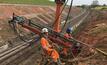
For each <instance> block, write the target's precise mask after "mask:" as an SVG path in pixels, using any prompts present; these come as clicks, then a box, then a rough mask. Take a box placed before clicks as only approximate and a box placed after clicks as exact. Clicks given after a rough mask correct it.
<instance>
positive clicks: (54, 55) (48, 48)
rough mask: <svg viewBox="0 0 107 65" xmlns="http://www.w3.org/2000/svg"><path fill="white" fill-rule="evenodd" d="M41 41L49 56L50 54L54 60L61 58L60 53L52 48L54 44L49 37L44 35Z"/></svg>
mask: <svg viewBox="0 0 107 65" xmlns="http://www.w3.org/2000/svg"><path fill="white" fill-rule="evenodd" d="M40 42H41V45H42V48H43V50H44V52H45V53H46V54H47V55H48V56H50V57H51V58H52V59H53V61H54V62H57V60H58V59H59V54H58V52H57V51H56V50H55V49H52V48H51V47H52V46H51V45H50V44H49V43H48V41H47V39H46V38H44V37H42V38H41V41H40Z"/></svg>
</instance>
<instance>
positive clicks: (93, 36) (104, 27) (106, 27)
mask: <svg viewBox="0 0 107 65" xmlns="http://www.w3.org/2000/svg"><path fill="white" fill-rule="evenodd" d="M91 16H92V19H91V20H90V21H89V22H88V24H87V25H86V26H85V28H84V29H83V30H82V31H81V32H79V34H78V35H77V37H76V38H77V39H78V40H80V41H82V42H84V43H87V44H90V45H91V46H94V47H96V48H99V49H101V50H102V51H104V52H106V53H107V11H95V12H93V15H91ZM79 65H107V56H104V55H102V54H99V53H98V54H97V55H95V56H94V57H93V58H91V59H89V60H88V61H84V62H80V63H79Z"/></svg>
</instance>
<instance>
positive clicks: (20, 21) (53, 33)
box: [9, 0, 81, 65]
mask: <svg viewBox="0 0 107 65" xmlns="http://www.w3.org/2000/svg"><path fill="white" fill-rule="evenodd" d="M72 2H73V0H71V5H70V6H71V7H72ZM55 3H56V16H55V22H54V24H53V28H50V27H49V26H44V25H42V24H39V23H37V22H33V21H32V20H30V19H27V18H25V17H23V16H18V15H16V14H15V13H13V18H12V19H11V20H10V21H9V24H10V26H11V27H12V29H13V30H14V31H15V32H16V33H17V34H19V36H20V31H19V30H18V29H17V26H21V27H22V28H25V29H28V30H30V31H31V32H33V33H34V34H35V35H39V36H40V35H41V29H42V28H48V29H49V39H50V40H51V41H52V42H53V43H56V44H57V45H58V46H59V47H67V48H69V50H70V51H69V54H68V55H69V57H70V56H71V57H70V59H73V58H75V56H74V54H73V53H72V51H71V50H72V47H71V45H75V44H76V43H81V42H80V41H77V40H76V39H74V38H70V39H66V38H65V37H64V35H63V34H62V33H61V26H60V25H61V24H60V23H61V14H62V10H63V5H66V4H67V1H66V0H55ZM70 11H71V8H70V10H69V12H70ZM68 17H69V13H68ZM65 42H69V43H68V44H67V43H65ZM62 61H64V62H66V65H67V62H68V58H67V59H63V58H62ZM71 64H72V63H71Z"/></svg>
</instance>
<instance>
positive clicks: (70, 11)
mask: <svg viewBox="0 0 107 65" xmlns="http://www.w3.org/2000/svg"><path fill="white" fill-rule="evenodd" d="M72 4H73V0H71V4H70V8H69V12H68V15H67V18H66V20H65V24H64V26H63V27H62V29H61V32H63V29H64V28H65V26H66V24H67V21H68V19H69V15H70V13H71V9H72Z"/></svg>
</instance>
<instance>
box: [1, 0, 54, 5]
mask: <svg viewBox="0 0 107 65" xmlns="http://www.w3.org/2000/svg"><path fill="white" fill-rule="evenodd" d="M0 3H9V4H34V5H54V4H55V3H54V2H50V1H49V0H0Z"/></svg>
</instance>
